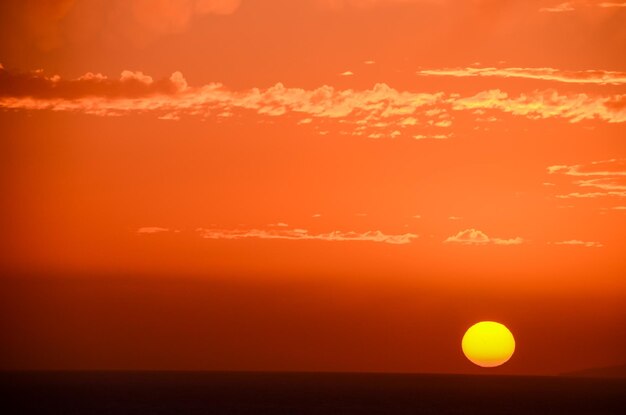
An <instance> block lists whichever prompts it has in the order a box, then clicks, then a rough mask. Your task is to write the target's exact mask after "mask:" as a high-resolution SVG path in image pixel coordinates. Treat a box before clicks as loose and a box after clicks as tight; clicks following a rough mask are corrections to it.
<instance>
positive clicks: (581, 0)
mask: <svg viewBox="0 0 626 415" xmlns="http://www.w3.org/2000/svg"><path fill="white" fill-rule="evenodd" d="M589 7H600V8H603V9H609V8H620V7H626V3H624V2H601V3H599V2H597V1H589V0H578V1H568V2H564V3H558V4H555V5H554V6H549V7H542V8H540V9H539V11H540V12H549V13H562V12H573V11H576V10H579V9H583V8H589Z"/></svg>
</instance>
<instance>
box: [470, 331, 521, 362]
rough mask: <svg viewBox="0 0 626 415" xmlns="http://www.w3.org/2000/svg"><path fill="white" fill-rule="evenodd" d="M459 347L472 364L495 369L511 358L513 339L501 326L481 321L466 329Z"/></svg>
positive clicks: (513, 345)
mask: <svg viewBox="0 0 626 415" xmlns="http://www.w3.org/2000/svg"><path fill="white" fill-rule="evenodd" d="M461 347H462V348H463V353H464V354H465V357H467V358H468V359H469V360H470V361H471V362H472V363H474V364H477V365H478V366H481V367H496V366H500V365H502V364H504V363H506V362H507V361H508V360H509V359H510V358H511V356H513V352H514V351H515V339H514V338H513V334H512V333H511V331H510V330H509V329H507V328H506V326H504V325H503V324H500V323H496V322H495V321H481V322H480V323H476V324H474V325H473V326H472V327H470V328H469V329H467V331H466V332H465V335H464V336H463V341H462V342H461Z"/></svg>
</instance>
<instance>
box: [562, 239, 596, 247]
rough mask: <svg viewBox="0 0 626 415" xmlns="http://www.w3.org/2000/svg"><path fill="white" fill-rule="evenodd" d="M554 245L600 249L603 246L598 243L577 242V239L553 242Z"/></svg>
mask: <svg viewBox="0 0 626 415" xmlns="http://www.w3.org/2000/svg"><path fill="white" fill-rule="evenodd" d="M553 244H554V245H575V246H583V247H586V248H600V247H602V246H603V245H602V244H601V243H600V242H585V241H579V240H577V239H571V240H569V241H560V242H553Z"/></svg>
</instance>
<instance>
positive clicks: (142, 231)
mask: <svg viewBox="0 0 626 415" xmlns="http://www.w3.org/2000/svg"><path fill="white" fill-rule="evenodd" d="M169 231H170V229H169V228H160V227H158V226H146V227H143V228H139V229H137V233H139V234H155V233H163V232H169Z"/></svg>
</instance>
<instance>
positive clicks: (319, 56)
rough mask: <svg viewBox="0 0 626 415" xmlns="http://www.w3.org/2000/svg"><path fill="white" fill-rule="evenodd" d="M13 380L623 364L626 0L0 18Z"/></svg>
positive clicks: (190, 8) (4, 236)
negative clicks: (44, 372) (496, 350)
mask: <svg viewBox="0 0 626 415" xmlns="http://www.w3.org/2000/svg"><path fill="white" fill-rule="evenodd" d="M0 23H1V24H0V65H1V66H0V135H1V139H0V190H1V193H0V198H1V200H0V201H1V207H0V213H1V216H0V226H1V229H2V232H1V233H0V246H1V248H2V249H1V250H0V273H1V275H2V276H0V369H20V370H21V369H132V370H135V369H150V370H155V369H172V370H290V371H291V370H302V371H383V372H437V373H485V369H480V368H477V367H474V366H473V365H472V363H470V362H469V361H468V360H467V359H465V357H464V356H463V353H462V351H461V347H460V345H461V343H460V342H461V337H462V336H463V333H464V332H465V330H466V329H467V328H468V327H469V326H471V325H472V324H474V323H475V322H478V321H481V320H494V321H498V322H501V323H503V324H505V325H506V326H507V327H509V329H510V330H511V331H512V332H513V334H514V336H515V339H516V343H517V348H516V352H515V355H514V356H513V357H512V358H511V360H510V361H509V362H508V363H506V364H505V365H504V366H502V367H500V368H497V369H490V372H489V373H492V372H493V373H509V374H554V373H560V372H564V371H570V370H577V369H582V368H587V367H598V366H609V365H615V364H623V363H625V362H626V244H625V241H624V238H625V236H626V141H625V140H626V127H625V125H626V124H625V123H626V54H625V51H626V2H623V1H617V0H616V1H612V2H607V1H592V0H580V1H576V0H573V1H568V2H560V1H559V0H556V1H548V0H545V1H544V0H537V1H522V0H519V1H514V0H458V1H453V0H297V1H296V0H178V1H176V0H153V1H151V0H39V1H38V0H28V1H19V2H18V1H11V2H8V1H7V2H1V3H0Z"/></svg>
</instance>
